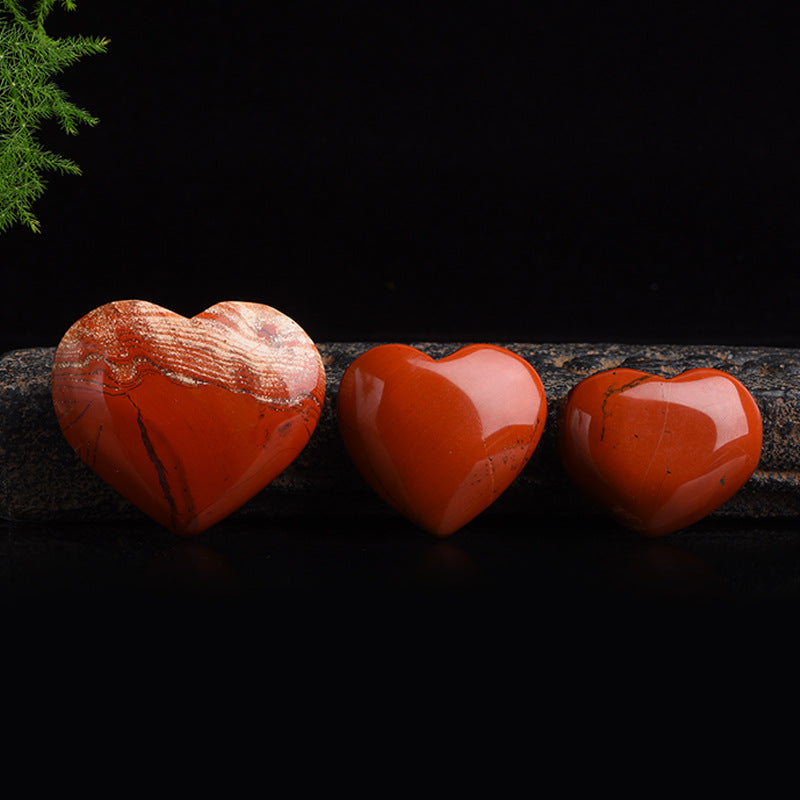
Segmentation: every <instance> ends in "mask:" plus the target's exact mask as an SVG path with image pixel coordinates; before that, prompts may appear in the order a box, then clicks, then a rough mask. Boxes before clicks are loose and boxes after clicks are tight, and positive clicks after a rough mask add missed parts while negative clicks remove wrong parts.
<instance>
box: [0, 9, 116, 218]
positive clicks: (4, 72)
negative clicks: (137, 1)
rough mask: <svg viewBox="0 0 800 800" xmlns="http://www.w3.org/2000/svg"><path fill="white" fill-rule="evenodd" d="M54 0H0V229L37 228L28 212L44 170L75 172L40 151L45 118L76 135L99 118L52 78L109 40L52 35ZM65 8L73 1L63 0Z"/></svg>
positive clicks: (68, 164) (69, 163)
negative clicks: (27, 5)
mask: <svg viewBox="0 0 800 800" xmlns="http://www.w3.org/2000/svg"><path fill="white" fill-rule="evenodd" d="M56 2H57V0H37V2H35V3H34V4H33V8H32V11H31V14H30V15H28V14H26V13H25V11H24V10H23V7H22V4H21V3H20V2H18V0H0V233H2V232H3V231H5V230H7V229H8V228H10V227H11V226H12V225H13V224H15V223H21V224H23V225H27V226H28V227H29V228H30V229H31V230H33V231H39V230H40V224H39V220H38V219H37V218H36V215H35V214H34V213H33V211H32V205H33V203H34V202H35V201H36V200H38V199H39V197H41V195H42V194H43V192H44V190H45V188H46V182H45V180H44V178H43V173H45V172H48V171H50V172H53V171H55V172H59V173H62V174H70V175H79V174H80V168H79V167H78V165H77V164H75V163H74V162H73V161H71V160H70V159H68V158H64V157H63V156H60V155H57V154H56V153H52V152H50V151H49V150H44V149H43V148H42V147H41V146H40V144H39V142H38V141H37V139H36V136H35V134H36V132H37V131H38V129H39V128H40V126H41V124H42V123H43V122H44V121H46V120H55V121H56V122H57V123H58V124H59V125H60V126H61V129H62V130H63V131H65V132H66V133H69V134H77V132H78V126H79V125H89V126H92V125H96V124H97V123H98V119H97V118H96V117H94V116H92V115H91V114H90V113H89V112H88V111H86V110H85V109H82V108H79V107H78V106H76V105H75V104H74V103H72V102H71V101H70V99H69V96H68V95H67V94H66V92H64V91H63V90H62V89H60V88H59V87H58V86H57V85H56V84H55V83H54V82H53V80H52V78H53V76H54V75H57V74H59V73H61V72H62V71H63V70H65V69H66V68H67V67H69V66H70V65H72V64H74V63H75V62H76V61H78V60H79V59H80V58H82V57H83V56H86V55H94V54H97V53H104V52H106V50H107V48H108V44H109V41H108V39H105V38H101V37H89V36H69V37H63V38H60V39H53V38H51V37H50V36H49V35H48V34H47V32H46V31H45V28H44V23H45V20H46V19H47V16H48V15H49V14H50V12H51V11H52V10H53V7H54V6H55V5H56ZM61 5H62V6H63V8H64V9H65V10H66V11H73V10H74V9H75V7H76V4H75V2H74V0H61Z"/></svg>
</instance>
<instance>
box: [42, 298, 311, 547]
mask: <svg viewBox="0 0 800 800" xmlns="http://www.w3.org/2000/svg"><path fill="white" fill-rule="evenodd" d="M52 395H53V404H54V407H55V411H56V416H57V418H58V422H59V425H60V427H61V431H62V433H63V434H64V437H65V438H66V439H67V441H68V442H69V444H70V445H71V446H72V448H73V449H74V450H75V452H76V453H77V454H78V456H79V457H80V459H81V460H82V461H83V462H84V463H85V464H87V465H88V466H89V467H91V469H92V470H93V471H94V472H95V473H97V475H99V476H100V477H101V478H102V479H103V480H104V481H106V482H107V483H108V484H109V485H110V486H111V487H113V488H114V489H115V490H116V491H117V492H119V493H120V494H121V495H122V496H124V497H125V498H127V499H128V500H129V501H130V502H131V503H133V505H135V506H136V507H137V508H139V509H140V510H141V511H143V512H144V513H146V514H147V515H149V516H150V517H152V518H153V519H155V520H157V521H158V522H159V523H161V524H162V525H164V526H165V527H167V528H169V529H171V530H173V531H175V532H176V533H178V534H181V535H193V534H197V533H199V532H200V531H202V530H205V529H206V528H208V527H210V526H211V525H214V524H216V523H217V522H219V521H220V520H221V519H223V518H224V517H226V516H227V515H228V514H230V513H231V512H233V511H235V510H236V509H237V508H239V507H240V506H241V505H242V504H243V503H245V502H247V501H248V500H249V499H250V498H251V497H253V495H255V494H257V493H258V492H260V491H261V490H262V489H263V488H264V487H265V486H266V485H267V484H268V483H269V482H270V481H272V480H273V479H274V478H275V477H276V476H277V475H279V474H280V473H281V472H282V471H283V470H284V469H285V468H286V467H287V466H288V465H289V464H290V463H291V462H292V461H293V460H294V459H295V458H296V456H297V455H298V453H299V452H300V451H301V450H302V449H303V448H304V447H305V445H306V443H307V442H308V440H309V438H310V436H311V435H312V433H313V432H314V429H315V427H316V425H317V421H318V419H319V415H320V411H321V409H322V405H323V402H324V396H325V370H324V367H323V365H322V360H321V358H320V355H319V352H318V351H317V349H316V347H315V345H314V343H313V342H312V341H311V339H310V338H309V337H308V335H307V334H306V333H305V331H303V329H302V328H301V327H300V326H299V325H298V324H297V323H296V322H294V321H293V320H291V319H290V318H289V317H287V316H286V315H284V314H282V313H281V312H279V311H277V310H276V309H274V308H271V307H269V306H265V305H261V304H257V303H246V302H223V303H218V304H216V305H214V306H212V307H211V308H209V309H207V310H206V311H203V312H202V313H200V314H198V315H196V316H194V317H191V318H186V317H183V316H180V315H178V314H175V313H174V312H172V311H169V310H167V309H164V308H161V307H160V306H157V305H154V304H152V303H148V302H144V301H139V300H123V301H117V302H112V303H108V304H106V305H103V306H101V307H99V308H97V309H94V310H93V311H91V312H90V313H88V314H87V315H85V316H84V317H82V318H81V319H80V320H78V321H77V322H76V323H74V324H73V325H72V326H71V327H70V328H69V330H68V331H67V332H66V333H65V335H64V337H63V339H62V340H61V342H60V344H59V346H58V348H57V350H56V353H55V359H54V362H53V369H52Z"/></svg>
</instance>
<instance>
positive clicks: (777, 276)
mask: <svg viewBox="0 0 800 800" xmlns="http://www.w3.org/2000/svg"><path fill="white" fill-rule="evenodd" d="M798 17H800V14H799V13H798V12H797V11H796V10H795V9H793V8H792V7H791V4H785V3H784V4H782V5H780V6H778V7H777V8H776V9H773V8H771V7H770V6H768V5H765V4H759V5H758V6H757V7H756V5H755V4H749V3H747V4H741V5H739V4H735V3H733V4H732V3H726V4H722V3H720V4H713V5H712V4H707V3H686V4H683V3H677V2H676V3H668V4H663V5H656V6H654V5H653V4H650V3H630V4H619V3H588V2H587V3H571V2H558V3H535V2H509V3H479V4H472V5H470V4H464V3H455V2H443V3H431V4H429V3H413V2H408V3H391V2H387V3H377V2H369V3H368V2H363V3H359V2H338V3H304V2H293V3H261V2H222V0H219V1H215V0H205V2H191V3H189V2H170V3H164V2H153V1H152V0H143V1H142V2H138V3H135V4H126V3H116V2H107V0H103V1H102V2H101V1H100V0H81V2H80V3H79V4H78V10H77V11H76V12H73V13H71V14H66V13H65V12H63V11H62V10H60V9H58V10H56V11H54V12H53V14H52V16H51V22H50V31H51V33H53V34H54V35H61V34H68V33H82V34H92V35H98V36H107V37H109V38H110V39H111V45H110V49H109V52H108V53H107V54H105V55H100V56H93V57H89V58H86V59H85V60H84V61H83V62H81V63H80V64H79V65H77V66H75V67H73V68H70V69H69V70H68V72H66V73H64V74H63V75H62V76H61V77H60V79H59V83H60V85H61V86H62V87H63V88H65V89H66V90H67V91H68V92H69V93H70V96H71V98H72V99H73V100H74V101H75V102H76V103H78V104H79V105H81V106H84V107H86V108H87V109H88V110H90V111H91V112H92V113H94V114H96V115H97V116H98V117H100V120H101V122H100V124H99V125H98V126H97V127H96V128H91V129H90V128H82V129H81V131H80V133H79V135H78V136H77V137H68V136H66V135H65V134H62V133H61V132H60V131H59V130H58V129H57V128H56V127H55V126H52V125H47V126H45V127H44V129H43V131H42V134H43V137H44V139H45V142H46V143H47V144H48V145H49V146H50V147H51V148H52V149H53V150H55V151H56V152H60V153H63V154H64V155H67V156H70V157H72V158H74V159H75V160H76V161H77V162H78V163H79V164H80V165H81V167H82V168H83V172H84V174H83V175H82V176H81V177H58V176H53V177H52V179H51V182H50V186H49V189H48V191H47V194H46V195H45V197H44V198H43V199H42V200H41V201H40V202H38V203H37V205H36V211H37V213H38V216H39V218H40V220H41V224H42V233H41V234H38V235H37V234H34V233H31V232H29V231H28V230H26V229H23V228H21V227H16V228H15V229H13V230H11V231H9V232H7V233H6V234H4V235H2V237H0V265H1V266H2V278H3V291H2V294H1V297H2V326H1V328H0V333H2V338H1V339H0V346H1V349H3V350H9V349H13V348H17V347H27V346H54V345H56V344H57V343H58V340H59V338H60V336H61V335H62V333H63V332H64V331H65V330H66V329H67V328H68V327H69V325H70V324H71V323H72V322H74V321H75V320H76V319H78V318H79V317H80V316H82V315H83V314H85V313H86V312H88V311H89V310H91V309H92V308H94V307H96V306H98V305H101V304H102V303H105V302H108V301H110V300H114V299H123V298H140V299H145V300H150V301H152V302H156V303H159V304H161V305H164V306H167V307H170V308H172V309H173V310H175V311H178V312H180V313H183V314H185V315H192V314H195V313H198V312H199V311H201V310H203V309H204V308H206V307H208V306H210V305H212V304H214V303H215V302H218V301H220V300H229V299H239V300H254V301H259V302H264V303H267V304H269V305H272V306H275V307H276V308H278V309H280V310H281V311H283V312H285V313H287V314H289V315H290V316H291V317H293V318H294V319H295V320H297V321H298V322H299V323H300V324H301V325H302V326H303V327H304V328H305V329H306V331H307V332H308V333H309V334H310V335H311V337H312V338H313V339H314V340H316V341H335V340H363V341H404V342H413V341H421V340H446V341H500V342H511V341H525V342H537V341H539V342H548V341H596V342H602V341H623V342H656V343H657V342H682V343H688V344H691V343H699V342H703V343H712V344H714V343H718V344H763V345H778V346H800V328H799V327H798V323H797V315H796V297H797V294H798V289H800V275H798V270H797V268H796V263H797V257H798V253H800V192H799V191H798V186H799V184H798V178H800V103H798V97H800V92H798V89H799V88H800V75H799V74H798V61H799V60H800V55H798V52H799V51H798V46H797V35H796V31H797V29H798V22H800V19H798ZM531 524H532V523H531V520H517V521H509V523H508V524H507V525H506V526H505V527H503V526H502V525H501V526H500V529H499V530H498V528H497V525H496V524H495V523H492V522H490V521H486V520H477V521H476V522H475V523H473V524H471V525H470V526H468V528H467V529H465V530H464V531H462V532H459V534H458V536H457V537H453V539H452V541H451V542H449V543H447V544H446V545H439V544H436V545H434V543H432V542H431V541H430V539H429V538H427V535H425V536H423V535H421V534H420V532H418V531H416V530H415V529H413V528H411V526H409V525H406V524H405V523H404V522H402V521H398V520H393V521H392V522H391V523H388V527H384V528H383V529H382V530H381V531H380V532H376V531H375V530H372V529H370V528H369V527H367V528H365V527H363V526H361V527H359V526H358V525H351V524H350V523H349V522H348V521H341V520H340V521H331V520H326V519H324V518H322V519H315V520H311V521H309V522H308V523H307V524H305V525H304V524H302V523H298V522H297V521H295V522H291V523H289V524H288V527H287V528H286V529H285V530H284V529H281V530H272V531H270V532H269V533H268V534H265V533H264V531H254V530H251V529H249V528H248V526H247V525H245V526H244V527H241V526H237V525H236V524H234V523H232V522H230V523H222V524H221V525H220V526H219V527H218V528H216V529H214V530H213V531H211V532H209V533H208V535H206V536H205V537H203V538H202V541H201V542H199V543H198V544H197V549H195V550H192V549H190V546H189V545H186V546H185V547H184V546H183V545H181V546H180V547H181V548H182V549H177V548H178V546H177V545H175V544H174V542H173V538H171V537H164V536H163V535H162V534H163V532H162V531H160V530H156V529H154V528H153V527H152V526H147V525H145V526H144V529H143V530H139V529H137V530H136V531H135V532H131V533H130V535H129V536H127V537H126V535H125V532H124V531H120V529H119V528H113V526H112V529H111V530H108V531H105V530H97V529H96V528H91V529H90V528H87V529H85V530H77V531H76V530H75V529H72V530H70V531H67V530H65V529H56V530H48V529H24V528H21V529H16V530H15V531H14V532H13V536H14V537H16V538H14V541H13V542H12V543H11V545H9V547H11V546H12V545H13V549H14V553H15V554H16V556H15V558H16V561H15V562H14V565H13V566H12V567H10V568H8V567H7V570H8V571H7V574H6V577H7V579H8V582H10V583H11V584H12V585H13V588H14V589H15V590H16V592H17V593H18V594H20V595H21V596H25V593H26V591H27V592H29V593H35V592H37V591H39V590H41V589H42V587H44V586H55V587H56V588H58V587H62V588H63V587H67V588H69V589H74V588H75V586H76V585H81V586H88V587H89V590H91V587H92V586H97V585H99V586H102V587H104V588H107V587H108V586H109V585H111V584H113V585H115V586H117V585H122V586H128V585H129V581H130V580H131V575H132V574H134V573H135V574H136V576H137V578H136V581H138V580H139V579H140V578H141V576H142V574H147V575H151V576H152V575H153V574H154V571H155V574H160V573H159V568H158V566H156V567H153V564H154V563H155V564H156V565H158V564H162V565H163V564H171V565H173V566H175V565H176V564H183V565H184V568H185V567H186V564H187V563H188V564H190V566H189V568H188V574H189V575H190V578H191V580H192V581H195V582H196V583H195V584H193V585H194V586H195V587H196V585H197V584H198V583H199V584H200V585H202V586H206V585H207V584H210V585H211V586H212V588H213V587H214V586H217V587H221V588H220V591H222V592H223V593H224V592H226V590H227V589H228V588H229V583H228V580H227V577H224V576H227V575H229V574H230V567H231V564H233V565H236V569H234V570H233V572H234V573H236V572H237V570H238V574H239V578H237V581H239V583H237V585H238V586H241V585H245V586H250V587H253V586H255V587H259V591H263V592H265V593H267V594H268V593H269V592H270V591H271V590H272V589H274V588H278V589H282V588H298V587H299V588H309V587H310V588H314V587H317V588H322V589H325V590H327V591H333V590H339V589H342V588H344V587H349V588H353V587H358V588H359V589H369V590H370V592H374V591H375V590H376V589H377V587H379V586H383V587H385V586H387V585H388V586H397V585H401V586H404V585H413V586H415V587H420V586H422V587H427V588H430V587H445V588H447V589H450V588H458V587H459V586H464V585H466V586H467V587H469V586H472V585H474V583H475V582H477V584H479V585H481V586H483V585H489V586H494V587H498V586H502V587H505V588H508V587H510V586H515V587H521V586H525V587H528V588H530V587H534V586H535V587H538V588H537V589H536V592H537V594H536V596H537V599H538V600H543V601H551V600H553V598H554V597H558V600H559V602H563V600H564V598H565V596H567V595H569V594H570V592H573V591H574V588H575V586H576V585H584V586H589V587H591V589H592V590H593V588H595V587H596V586H597V585H598V584H600V585H602V586H603V587H604V588H606V589H609V588H611V587H616V586H625V587H628V588H630V587H634V588H635V589H636V590H637V591H638V590H641V589H643V588H644V587H646V591H647V592H651V593H654V594H656V595H659V593H661V592H662V591H663V592H664V593H665V594H666V595H667V596H670V597H672V596H679V597H685V596H693V594H694V593H695V591H696V592H698V593H699V594H700V595H701V596H705V595H706V594H709V595H711V596H717V594H718V590H720V589H721V592H722V594H726V593H730V592H731V590H732V591H733V595H734V597H740V596H757V597H763V596H779V597H785V596H787V595H793V592H794V591H795V589H796V587H797V585H800V584H798V580H797V578H796V575H795V572H796V570H795V569H794V567H793V564H794V563H796V561H797V558H796V557H797V547H798V545H797V538H796V533H795V531H794V530H793V527H792V524H791V523H790V524H789V527H788V529H780V530H778V531H775V530H772V531H770V532H768V533H767V534H763V531H753V530H752V529H751V528H748V527H747V525H745V528H744V529H743V530H739V532H738V533H736V532H733V533H732V532H731V528H730V526H728V525H727V524H722V525H721V526H720V525H719V524H716V523H714V524H712V523H707V524H705V526H704V524H701V525H700V526H699V527H697V528H695V529H694V530H693V531H690V532H687V533H679V534H675V535H674V536H672V537H671V538H670V540H669V541H668V542H660V543H656V544H648V545H644V544H642V543H640V542H638V540H637V541H634V540H632V539H631V538H630V537H629V536H627V534H626V533H625V532H621V531H619V530H618V529H616V528H615V527H614V526H611V525H604V524H598V525H597V526H596V527H595V528H594V529H593V530H583V531H578V532H569V531H568V530H567V529H568V528H569V526H568V524H567V523H566V522H565V521H564V520H550V521H545V522H540V521H537V523H536V526H535V527H536V535H535V536H533V537H531ZM298 525H300V527H301V528H302V530H301V531H298V530H297V526H298ZM762 534H763V535H762ZM9 541H10V540H9ZM598 542H599V543H600V544H599V545H598ZM722 542H727V544H722ZM193 546H194V545H192V547H193ZM598 547H599V550H598ZM598 563H601V564H602V566H601V567H600V568H599V569H598V568H597V564H598ZM142 564H147V565H148V566H147V569H144V570H142V569H141V567H142ZM219 564H221V565H222V566H221V567H219V569H220V570H221V573H220V572H219V571H218V570H217V567H215V565H217V566H218V565H219ZM168 572H169V571H168ZM219 574H222V575H223V579H222V580H221V581H219V582H217V583H215V579H214V578H213V576H214V575H219ZM242 574H244V575H245V576H246V578H245V579H244V581H243V584H242V583H241V580H240V579H241V575H242ZM170 575H171V577H169V578H168V579H166V584H170V582H171V581H172V580H174V573H170ZM476 575H477V576H478V579H476V578H475V576H476ZM209 576H212V577H211V578H209ZM487 576H488V578H487ZM206 578H209V580H208V581H206ZM157 582H158V581H156V583H157ZM136 585H137V586H138V585H139V584H138V583H137V584H136ZM26 587H28V588H26ZM612 593H613V592H612Z"/></svg>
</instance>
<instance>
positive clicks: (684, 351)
mask: <svg viewBox="0 0 800 800" xmlns="http://www.w3.org/2000/svg"><path fill="white" fill-rule="evenodd" d="M412 344H413V345H414V346H415V347H418V348H419V349H420V350H422V351H424V352H426V353H428V354H429V355H431V356H433V357H435V358H440V357H442V356H444V355H447V354H449V353H451V352H453V351H455V350H457V349H458V348H459V347H461V346H463V345H462V344H459V343H430V342H428V343H412ZM499 344H502V345H503V346H505V347H508V348H509V349H510V350H513V351H514V352H516V353H519V354H520V355H521V356H522V357H523V358H525V359H527V360H528V361H529V362H530V363H531V364H532V365H533V367H534V368H535V369H536V370H537V371H538V372H539V375H540V376H541V378H542V381H543V382H544V385H545V389H546V391H547V401H548V419H547V424H546V426H545V431H544V434H543V437H542V440H541V443H540V445H539V447H538V449H537V450H536V452H535V453H534V455H533V457H532V458H531V460H530V462H529V463H528V465H527V466H526V468H525V469H524V470H523V472H522V474H521V475H520V476H519V477H518V478H517V480H516V481H515V482H514V483H513V484H512V485H511V487H510V488H509V489H508V490H507V491H506V492H505V494H503V495H502V496H501V497H500V498H499V499H498V500H497V501H496V502H495V503H494V504H493V505H492V506H490V508H489V509H487V511H486V512H484V513H485V514H503V513H511V512H521V511H530V510H537V511H539V512H547V513H564V514H572V515H583V514H593V513H594V510H593V509H592V508H591V507H590V506H589V504H588V503H587V502H586V501H585V500H584V499H583V498H582V497H581V496H580V495H579V494H578V493H577V491H576V490H575V489H574V488H573V486H572V485H571V483H570V482H569V480H568V479H567V477H566V475H565V474H564V472H563V470H562V468H561V465H560V462H559V460H558V456H557V453H556V447H555V433H556V415H557V413H558V408H559V405H560V403H561V401H562V400H563V399H564V397H565V396H566V394H567V392H568V391H569V389H570V388H571V387H572V386H573V385H574V384H575V383H577V382H578V381H579V380H581V379H582V378H584V377H586V376H588V375H591V374H593V373H595V372H599V371H601V370H604V369H611V368H615V367H619V366H625V367H630V368H632V369H641V370H645V371H648V372H653V373H655V374H660V375H664V376H671V375H676V374H678V373H680V372H683V371H684V370H687V369H691V368H694V367H713V368H716V369H720V370H723V371H725V372H728V373H730V374H732V375H734V376H735V377H737V378H738V379H739V380H741V381H742V383H744V384H745V386H747V388H748V389H749V390H750V391H751V392H752V394H753V396H754V397H755V399H756V402H757V403H758V405H759V408H760V409H761V414H762V417H763V421H764V446H763V452H762V458H761V463H760V465H759V468H758V470H757V471H756V473H755V474H754V475H753V477H752V478H751V479H750V481H748V483H747V484H746V485H745V486H744V487H743V489H742V490H741V491H740V492H739V493H738V494H737V495H736V496H735V497H734V498H733V499H731V500H730V501H729V502H728V503H726V504H725V505H724V506H723V507H722V508H720V509H718V510H717V511H716V512H714V513H715V515H717V516H727V517H742V518H776V517H796V516H800V350H796V349H784V348H763V347H758V348H756V347H752V348H751V347H714V346H708V345H702V346H685V345H628V344H581V343H562V344H521V343H499ZM372 346H373V343H369V342H352V343H351V342H342V343H323V344H318V347H319V350H320V353H321V354H322V357H323V361H324V363H325V367H326V371H327V394H326V400H325V408H324V410H323V414H322V417H321V418H320V422H319V425H318V427H317V430H316V432H315V433H314V436H312V438H311V441H310V442H309V444H308V445H307V446H306V448H305V449H304V450H303V452H302V453H301V454H300V456H299V457H298V458H297V460H296V461H295V462H294V463H293V464H292V465H291V466H290V467H289V468H288V469H287V470H286V471H285V472H284V473H283V474H282V475H281V476H279V477H278V478H277V479H276V480H275V481H273V482H272V483H271V484H270V485H269V486H268V487H267V488H266V489H264V490H263V491H262V492H261V493H260V494H259V495H257V496H256V497H254V498H253V499H252V500H251V501H250V502H249V503H247V504H246V505H245V506H244V507H242V508H241V509H240V510H239V511H237V512H236V515H237V516H241V517H248V516H249V517H270V516H275V515H281V516H283V515H289V516H291V515H299V514H303V513H304V512H307V511H309V510H313V511H314V512H315V513H319V512H320V510H322V509H324V510H325V511H326V512H327V513H330V514H338V513H346V514H349V515H359V514H385V513H389V511H390V510H389V509H388V508H387V507H386V506H385V505H384V504H383V503H382V502H381V501H380V500H378V498H376V497H375V496H374V495H373V493H372V492H371V490H369V488H368V487H367V486H366V484H364V482H363V481H362V480H361V478H360V476H359V475H358V474H357V473H356V472H355V470H354V468H353V467H352V465H351V463H350V461H349V458H348V456H347V453H346V452H345V450H344V447H343V445H342V443H341V439H340V437H339V435H338V430H337V427H336V418H335V408H336V393H337V388H338V385H339V381H340V380H341V377H342V375H343V373H344V370H345V369H346V368H347V366H348V365H349V364H350V363H351V362H352V360H353V359H354V358H356V357H357V356H358V355H360V354H361V353H363V352H364V351H365V350H367V349H368V348H369V347H372ZM54 352H55V348H31V349H24V350H15V351H12V352H10V353H6V354H5V355H3V356H2V358H0V517H1V518H4V519H7V520H12V521H17V522H24V521H37V522H41V521H58V520H108V521H111V520H116V519H136V518H139V517H141V516H142V515H141V513H140V512H139V511H138V510H137V509H135V508H134V507H133V506H131V505H130V504H129V503H128V502H127V501H126V500H124V499H123V498H121V497H120V496H119V495H117V494H116V493H115V492H114V491H113V490H112V489H110V488H109V487H108V486H107V485H106V484H105V483H103V481H101V480H100V479H99V478H97V477H96V476H95V475H94V473H93V472H91V470H89V468H88V467H86V466H85V465H84V464H83V463H82V462H81V461H80V460H79V459H78V457H77V456H76V455H75V454H74V452H73V451H72V450H71V449H70V447H69V445H68V444H67V442H66V440H65V439H64V438H63V436H62V435H61V431H60V430H59V427H58V424H57V422H56V417H55V413H54V411H53V406H52V401H51V396H50V369H51V365H52V361H53V354H54ZM392 513H393V512H392Z"/></svg>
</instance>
